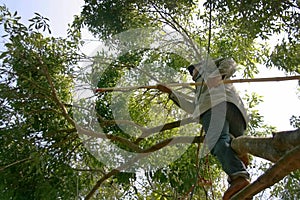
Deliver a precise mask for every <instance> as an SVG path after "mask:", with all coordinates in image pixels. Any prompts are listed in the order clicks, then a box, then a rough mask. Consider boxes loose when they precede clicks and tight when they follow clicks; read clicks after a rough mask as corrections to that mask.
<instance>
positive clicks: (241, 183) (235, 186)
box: [223, 177, 250, 200]
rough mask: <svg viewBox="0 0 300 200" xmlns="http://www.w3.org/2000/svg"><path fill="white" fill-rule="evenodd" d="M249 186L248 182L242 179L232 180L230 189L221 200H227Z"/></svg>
mask: <svg viewBox="0 0 300 200" xmlns="http://www.w3.org/2000/svg"><path fill="white" fill-rule="evenodd" d="M249 184H250V181H248V180H247V179H246V178H244V177H237V178H236V179H234V180H232V183H231V185H230V187H229V188H228V189H227V190H226V192H225V193H224V195H223V200H229V199H230V198H231V197H232V196H233V195H235V194H236V193H237V192H239V191H240V190H242V189H243V188H244V187H246V186H247V185H249Z"/></svg>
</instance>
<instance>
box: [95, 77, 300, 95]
mask: <svg viewBox="0 0 300 200" xmlns="http://www.w3.org/2000/svg"><path fill="white" fill-rule="evenodd" d="M289 80H299V81H300V75H299V76H285V77H270V78H253V79H233V80H224V81H222V83H223V84H228V83H253V82H270V81H289ZM201 84H202V83H200V82H193V83H168V84H163V83H161V84H157V85H142V86H128V87H109V88H97V89H96V90H95V92H96V93H101V92H112V91H118V92H126V91H131V90H137V89H157V86H158V85H164V86H166V87H178V86H198V85H201Z"/></svg>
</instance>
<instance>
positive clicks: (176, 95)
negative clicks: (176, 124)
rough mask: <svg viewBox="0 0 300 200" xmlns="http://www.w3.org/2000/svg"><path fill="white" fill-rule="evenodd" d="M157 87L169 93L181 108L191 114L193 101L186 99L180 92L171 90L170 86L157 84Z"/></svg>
mask: <svg viewBox="0 0 300 200" xmlns="http://www.w3.org/2000/svg"><path fill="white" fill-rule="evenodd" d="M157 89H158V90H160V91H162V92H164V93H168V94H169V98H170V99H171V100H172V101H173V102H174V103H175V104H176V105H177V106H178V107H179V108H181V109H182V110H184V111H185V112H187V113H190V114H193V112H194V109H195V106H194V103H193V102H191V101H189V100H187V99H186V98H185V97H183V95H181V94H180V92H175V91H172V90H171V89H170V88H168V87H166V86H164V85H158V86H157Z"/></svg>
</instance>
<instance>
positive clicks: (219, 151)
mask: <svg viewBox="0 0 300 200" xmlns="http://www.w3.org/2000/svg"><path fill="white" fill-rule="evenodd" d="M236 66H237V64H236V63H235V61H234V60H233V59H230V58H227V59H224V58H221V59H217V60H211V59H206V60H203V61H201V62H200V63H198V64H195V65H191V66H189V67H188V70H189V72H190V74H191V76H192V77H193V80H194V81H195V82H196V83H199V85H197V86H196V91H195V100H194V102H190V101H188V100H187V99H185V98H184V97H183V96H182V95H181V94H180V92H176V91H172V90H171V89H170V88H168V87H166V86H164V85H159V86H158V89H159V90H160V91H162V92H166V93H168V94H169V97H170V99H172V100H173V101H174V102H175V103H176V105H178V106H179V107H180V108H182V109H183V110H185V111H186V112H188V113H190V114H193V117H194V118H195V119H196V120H197V121H199V122H200V123H201V124H202V126H203V129H204V130H205V133H206V135H205V141H204V145H205V146H206V147H207V148H208V149H209V150H210V152H211V153H212V154H213V155H214V156H216V157H217V159H218V160H219V161H220V163H221V165H222V168H223V170H224V171H225V172H226V174H227V175H228V177H229V178H228V181H229V183H230V187H229V188H228V189H227V191H226V192H225V193H224V196H223V199H224V200H228V199H230V197H232V196H233V195H234V194H235V193H237V192H238V191H240V190H241V189H243V188H244V187H246V186H247V185H248V184H249V183H250V182H249V174H248V172H247V170H246V166H247V164H248V163H249V160H248V156H238V155H237V154H236V153H235V152H234V151H233V149H232V148H231V146H230V143H231V138H232V137H239V136H241V135H243V134H244V131H245V130H246V126H247V123H248V117H247V113H246V110H245V108H244V105H243V103H242V100H241V98H240V97H239V95H238V93H237V91H236V90H235V88H234V86H233V85H232V84H221V83H222V80H226V79H229V78H230V77H231V76H232V75H233V73H234V72H235V70H236Z"/></svg>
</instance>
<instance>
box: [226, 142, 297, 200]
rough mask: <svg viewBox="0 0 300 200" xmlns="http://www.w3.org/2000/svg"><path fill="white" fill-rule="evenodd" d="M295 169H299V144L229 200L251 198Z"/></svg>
mask: <svg viewBox="0 0 300 200" xmlns="http://www.w3.org/2000/svg"><path fill="white" fill-rule="evenodd" d="M297 169H300V145H299V146H297V147H295V148H294V149H292V150H291V151H289V152H288V153H287V154H286V155H285V156H283V157H282V158H281V159H280V160H278V162H277V163H276V164H275V165H274V166H272V167H271V168H270V169H268V170H267V171H266V172H265V173H264V174H263V175H261V176H260V177H259V178H258V179H257V180H256V181H254V182H253V183H252V184H250V185H248V186H247V187H246V188H244V189H243V190H242V191H240V192H239V193H237V194H236V195H234V196H233V197H232V198H231V200H239V199H245V198H251V197H253V196H254V195H255V194H257V193H259V192H261V191H263V190H264V189H266V188H268V187H270V186H272V185H274V184H275V183H277V182H279V181H280V180H281V179H283V178H284V177H285V176H287V175H288V174H290V173H291V172H292V171H294V170H297Z"/></svg>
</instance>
